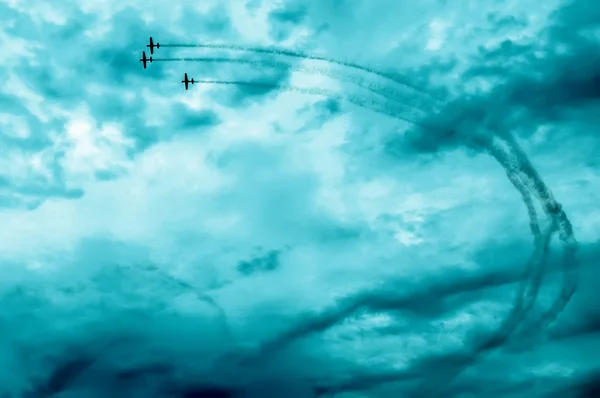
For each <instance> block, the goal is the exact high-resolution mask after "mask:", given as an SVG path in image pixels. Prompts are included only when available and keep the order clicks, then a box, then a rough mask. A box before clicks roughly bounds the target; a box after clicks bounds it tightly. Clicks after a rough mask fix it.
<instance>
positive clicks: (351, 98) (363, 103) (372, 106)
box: [196, 80, 437, 130]
mask: <svg viewBox="0 0 600 398" xmlns="http://www.w3.org/2000/svg"><path fill="white" fill-rule="evenodd" d="M196 83H198V84H216V85H226V86H247V87H257V88H272V89H275V90H278V91H290V92H298V93H302V94H309V95H319V96H323V97H327V98H331V99H335V100H338V101H344V102H348V103H351V104H354V105H356V106H359V107H361V108H364V109H368V110H370V111H373V112H377V113H380V114H383V115H387V116H390V117H393V118H395V119H399V120H403V121H405V122H408V123H410V124H413V125H416V126H419V127H422V128H424V129H430V130H436V129H437V128H436V127H433V126H428V125H426V124H423V123H420V122H417V121H415V120H412V119H408V118H405V117H404V116H400V115H399V114H398V112H397V111H394V110H393V109H390V108H389V107H388V106H386V105H382V104H380V103H378V102H376V101H373V100H367V99H365V98H363V97H360V96H357V95H345V94H338V93H335V92H333V91H330V90H325V89H322V88H314V87H296V86H291V85H284V84H276V83H267V82H248V81H238V80H197V81H196ZM388 105H389V104H388Z"/></svg>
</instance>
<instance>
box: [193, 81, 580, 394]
mask: <svg viewBox="0 0 600 398" xmlns="http://www.w3.org/2000/svg"><path fill="white" fill-rule="evenodd" d="M198 83H200V84H222V85H246V86H254V87H269V88H274V89H278V90H281V91H296V92H300V93H304V94H313V95H315V94H316V95H321V96H326V97H329V98H334V99H337V100H341V101H346V102H350V103H353V104H355V105H357V106H360V107H363V108H365V109H370V110H373V111H375V112H378V113H382V114H385V115H387V116H390V117H393V118H397V119H400V120H404V121H407V122H409V123H412V124H415V125H418V126H420V127H423V128H426V129H435V130H438V129H437V128H435V127H431V126H426V125H423V124H422V123H418V122H416V121H414V120H410V119H407V118H404V117H401V116H399V115H398V113H397V112H395V111H394V110H392V109H390V108H389V107H387V106H382V105H380V104H377V103H376V102H374V101H366V100H364V99H363V98H360V97H358V96H347V95H340V94H337V93H333V92H330V91H328V90H323V89H316V88H299V87H294V86H285V85H277V84H271V83H258V82H244V81H220V80H201V81H198ZM394 100H395V99H394ZM495 137H496V138H499V139H500V140H501V141H502V143H503V144H504V146H505V147H506V148H503V147H502V145H500V143H498V142H493V140H492V139H490V140H484V142H483V148H484V149H485V150H486V151H487V152H488V153H489V154H490V155H491V156H492V157H494V158H495V159H496V161H498V163H499V164H500V165H501V166H502V167H503V169H504V170H505V172H506V174H507V177H508V179H509V181H510V182H511V184H512V185H513V186H514V187H515V189H516V190H517V191H518V192H519V194H520V195H521V198H522V200H523V203H524V204H525V207H526V209H527V212H528V216H529V220H530V229H531V233H532V235H533V238H534V242H533V243H534V247H533V251H532V254H531V256H530V259H529V261H528V263H527V267H526V269H525V271H524V278H523V279H522V281H521V283H520V284H519V287H518V289H517V294H516V296H515V301H514V303H513V307H512V309H511V311H510V313H509V315H508V316H507V317H506V318H505V320H504V321H503V322H502V324H501V325H500V327H498V328H497V330H496V331H495V332H494V333H492V335H491V336H488V337H487V338H485V339H483V340H482V341H481V342H479V343H478V344H476V345H475V346H474V347H473V348H472V349H471V350H470V352H469V353H467V354H466V355H465V357H464V360H463V361H462V362H459V364H458V365H457V364H456V363H454V364H453V366H452V368H451V369H447V371H446V372H442V373H443V374H442V375H438V376H437V377H435V378H426V380H425V383H423V385H422V386H421V387H422V390H421V391H423V389H425V390H427V389H429V390H430V391H434V390H439V389H441V388H442V387H443V386H444V385H445V384H447V383H448V382H450V381H452V379H453V378H454V377H456V376H457V375H458V374H460V373H461V372H462V370H464V369H465V368H466V367H468V366H469V365H471V364H472V363H473V362H474V361H475V360H476V358H477V356H478V354H481V353H483V352H486V351H489V350H490V349H493V348H495V347H498V346H500V345H501V344H503V343H504V342H505V341H506V340H507V339H508V338H509V337H510V335H511V334H512V333H513V332H514V331H515V330H516V328H517V327H518V326H519V325H520V324H521V323H522V321H523V320H524V318H525V317H526V315H527V313H528V312H529V311H530V309H531V308H532V307H533V305H534V304H535V302H536V299H537V296H538V292H539V288H540V285H541V281H542V277H543V274H544V270H545V265H546V263H547V258H548V250H549V244H550V240H551V237H552V235H553V234H554V233H555V232H556V231H558V232H559V236H560V239H561V241H562V242H563V245H564V255H563V275H564V278H563V286H562V288H561V293H560V294H559V296H558V297H557V298H556V299H555V301H554V303H553V304H552V306H551V307H550V308H549V309H548V310H547V311H546V312H545V313H544V315H543V316H542V317H541V319H540V320H539V325H540V326H541V327H544V326H547V325H549V324H550V323H552V322H553V321H554V320H555V318H556V317H557V316H558V314H559V313H560V312H561V311H562V310H563V309H564V307H565V306H566V304H567V303H568V301H569V300H570V298H571V296H572V295H573V293H574V291H575V289H576V274H577V270H576V265H577V264H576V261H575V253H576V250H577V241H576V239H575V237H574V235H573V229H572V226H571V223H570V221H569V219H568V217H567V216H566V214H565V212H564V211H563V210H562V207H561V205H560V204H559V203H558V202H556V200H555V199H554V197H553V195H552V193H551V191H550V190H549V188H548V187H547V186H546V185H545V183H544V182H543V180H542V179H541V177H540V176H539V174H538V172H537V171H536V169H535V168H534V166H533V165H532V164H531V162H530V161H529V159H528V157H527V156H526V155H525V153H524V151H523V150H522V149H521V148H520V146H519V145H518V143H517V142H516V140H515V139H514V137H512V135H510V134H509V133H507V132H506V133H496V134H495ZM480 144H481V142H480ZM533 196H536V197H537V199H538V200H539V201H540V203H541V205H542V208H543V210H544V213H545V214H546V215H547V216H548V217H549V218H550V225H548V226H547V227H546V228H545V229H544V230H543V231H542V229H541V228H540V225H539V220H538V216H537V212H536V210H535V206H534V203H533V198H532V197H533ZM432 381H435V386H434V383H432ZM432 387H433V388H432Z"/></svg>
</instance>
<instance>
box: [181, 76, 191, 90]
mask: <svg viewBox="0 0 600 398" xmlns="http://www.w3.org/2000/svg"><path fill="white" fill-rule="evenodd" d="M181 82H182V83H184V84H185V89H186V90H187V89H188V83H192V84H194V78H193V77H192V80H188V76H187V73H186V74H185V79H183V80H182V81H181Z"/></svg>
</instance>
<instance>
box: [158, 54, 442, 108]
mask: <svg viewBox="0 0 600 398" xmlns="http://www.w3.org/2000/svg"><path fill="white" fill-rule="evenodd" d="M178 61H179V62H207V63H210V62H213V63H231V64H241V65H249V66H252V67H256V68H265V67H266V68H273V69H277V70H281V71H288V70H291V71H295V72H302V73H307V74H315V75H320V76H324V77H328V78H331V79H335V80H339V81H342V82H348V83H351V84H354V85H356V86H358V87H360V88H362V89H365V90H367V91H370V92H371V93H373V94H376V95H379V96H382V97H384V98H386V99H388V100H391V101H395V102H398V103H399V104H401V105H403V106H408V107H410V108H413V109H417V110H419V111H423V108H424V107H426V106H431V105H432V104H430V103H429V104H425V103H424V102H423V101H421V100H420V99H419V98H415V99H412V101H411V100H410V99H407V98H406V96H401V95H400V94H399V93H398V92H397V91H396V90H393V89H391V88H390V87H388V86H385V85H382V84H376V83H373V82H371V81H368V80H367V79H363V78H361V77H357V76H353V75H349V74H346V73H344V72H340V71H337V70H332V69H325V68H318V67H314V66H312V67H311V66H304V65H297V64H292V63H287V62H281V61H274V60H270V59H246V58H228V57H187V58H186V57H181V58H154V59H153V62H178ZM411 102H413V103H411Z"/></svg>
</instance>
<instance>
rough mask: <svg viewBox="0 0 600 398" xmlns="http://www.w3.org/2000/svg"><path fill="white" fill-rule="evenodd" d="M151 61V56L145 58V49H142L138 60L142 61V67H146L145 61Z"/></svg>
mask: <svg viewBox="0 0 600 398" xmlns="http://www.w3.org/2000/svg"><path fill="white" fill-rule="evenodd" d="M148 61H150V62H152V57H150V58H146V51H142V59H140V62H143V63H144V69H146V62H148Z"/></svg>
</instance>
